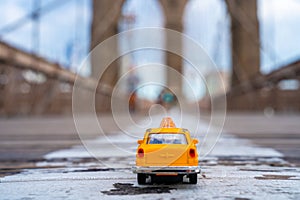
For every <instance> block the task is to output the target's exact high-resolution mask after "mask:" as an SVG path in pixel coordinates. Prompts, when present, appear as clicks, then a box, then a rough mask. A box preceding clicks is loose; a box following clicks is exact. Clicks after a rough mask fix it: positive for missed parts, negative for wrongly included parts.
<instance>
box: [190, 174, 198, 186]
mask: <svg viewBox="0 0 300 200" xmlns="http://www.w3.org/2000/svg"><path fill="white" fill-rule="evenodd" d="M189 179H190V184H197V174H190V175H189Z"/></svg>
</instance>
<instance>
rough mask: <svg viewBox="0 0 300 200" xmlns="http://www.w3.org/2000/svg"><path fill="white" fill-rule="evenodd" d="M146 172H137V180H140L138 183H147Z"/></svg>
mask: <svg viewBox="0 0 300 200" xmlns="http://www.w3.org/2000/svg"><path fill="white" fill-rule="evenodd" d="M146 178H147V177H146V174H137V181H138V184H141V185H143V184H145V183H146Z"/></svg>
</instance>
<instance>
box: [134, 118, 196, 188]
mask: <svg viewBox="0 0 300 200" xmlns="http://www.w3.org/2000/svg"><path fill="white" fill-rule="evenodd" d="M197 143H198V140H197V139H192V138H191V136H190V133H189V131H188V130H187V129H183V128H176V126H175V124H174V122H173V120H172V119H171V118H170V117H166V118H163V120H162V122H161V124H160V127H159V128H150V129H147V130H146V133H145V135H144V139H143V140H138V144H139V146H138V148H137V152H136V165H135V166H134V167H133V168H132V170H133V172H134V173H136V174H137V181H138V184H145V183H146V180H147V178H149V177H150V180H151V181H153V180H154V179H155V180H156V179H157V178H159V177H165V178H166V177H167V178H171V177H174V176H175V177H177V178H178V179H179V180H180V181H181V182H182V181H183V177H184V176H186V177H187V178H188V179H189V183H191V184H197V174H198V173H200V166H199V165H198V153H197V147H196V144H197Z"/></svg>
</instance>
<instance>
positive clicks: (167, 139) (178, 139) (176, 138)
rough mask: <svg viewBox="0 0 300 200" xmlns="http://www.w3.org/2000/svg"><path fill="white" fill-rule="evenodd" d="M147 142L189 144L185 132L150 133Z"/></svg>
mask: <svg viewBox="0 0 300 200" xmlns="http://www.w3.org/2000/svg"><path fill="white" fill-rule="evenodd" d="M147 144H187V140H186V137H185V134H183V133H150V134H149V138H148V141H147Z"/></svg>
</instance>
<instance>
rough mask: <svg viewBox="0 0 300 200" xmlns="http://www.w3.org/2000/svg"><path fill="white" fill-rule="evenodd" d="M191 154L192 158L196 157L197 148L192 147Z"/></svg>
mask: <svg viewBox="0 0 300 200" xmlns="http://www.w3.org/2000/svg"><path fill="white" fill-rule="evenodd" d="M189 154H190V157H191V158H195V157H196V151H195V149H190V151H189Z"/></svg>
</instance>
